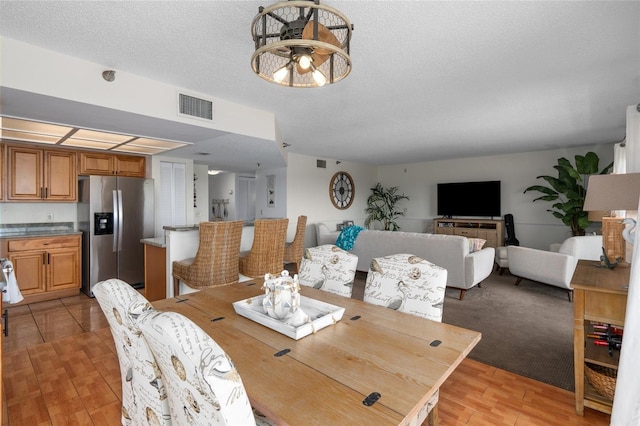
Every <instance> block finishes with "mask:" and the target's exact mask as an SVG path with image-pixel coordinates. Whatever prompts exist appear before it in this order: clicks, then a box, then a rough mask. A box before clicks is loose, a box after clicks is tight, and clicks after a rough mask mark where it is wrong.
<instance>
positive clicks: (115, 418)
mask: <svg viewBox="0 0 640 426" xmlns="http://www.w3.org/2000/svg"><path fill="white" fill-rule="evenodd" d="M108 327H109V325H108V323H107V321H106V319H105V318H104V315H103V314H102V311H101V309H100V306H99V305H98V303H97V302H96V301H95V299H90V298H89V297H87V296H85V295H84V294H80V295H78V296H73V297H68V298H64V299H58V300H52V301H47V302H40V303H34V304H31V305H25V306H17V307H11V308H9V335H8V336H7V337H3V365H2V371H3V377H2V378H3V386H4V392H3V401H2V411H3V415H2V425H11V426H14V425H118V424H120V406H121V403H120V398H121V391H120V367H119V365H118V358H117V355H116V353H115V347H114V345H113V339H112V337H111V332H110V331H109V328H108Z"/></svg>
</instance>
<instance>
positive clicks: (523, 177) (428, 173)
mask: <svg viewBox="0 0 640 426" xmlns="http://www.w3.org/2000/svg"><path fill="white" fill-rule="evenodd" d="M588 151H594V152H595V153H596V154H598V156H599V157H600V169H602V168H603V167H604V166H606V165H607V164H609V163H610V162H611V161H613V145H612V144H607V145H597V146H586V147H580V148H573V149H560V150H549V151H536V152H527V153H521V154H508V155H497V156H490V157H476V158H463V159H455V160H443V161H432V162H423V163H411V164H401V165H394V166H379V167H377V166H370V165H365V164H359V163H351V162H342V163H340V164H336V160H328V159H327V168H326V169H319V168H317V167H316V157H310V156H306V155H299V154H289V166H288V168H287V183H288V185H287V214H286V216H287V217H288V218H289V220H291V221H292V223H295V219H296V218H297V217H298V216H299V215H302V214H304V215H306V216H307V217H308V221H307V223H308V225H307V233H306V236H305V246H307V247H309V246H312V245H314V244H315V242H316V238H315V227H314V224H315V223H317V222H322V223H326V224H328V225H329V226H330V227H331V228H332V229H334V226H335V224H337V223H341V222H342V221H344V220H347V219H350V220H354V221H355V223H356V224H357V225H361V226H362V225H363V223H364V219H365V217H366V215H365V212H364V209H365V208H366V205H367V198H368V196H369V195H370V194H371V188H372V187H373V186H375V184H376V183H377V182H380V183H382V185H383V186H385V187H390V186H398V187H399V191H400V193H404V194H406V195H407V196H409V198H410V199H409V201H403V202H402V204H401V206H402V207H403V208H406V209H407V213H406V216H405V217H404V218H401V219H399V220H398V223H399V224H400V226H401V227H402V230H403V231H411V232H432V231H433V227H432V220H433V218H435V217H437V215H436V185H437V184H438V183H440V182H464V181H480V180H500V181H501V182H502V185H501V191H502V215H503V216H504V215H505V214H507V213H511V214H513V216H514V222H515V231H516V236H517V238H518V240H520V244H521V245H523V246H527V247H535V248H541V249H548V247H549V244H551V243H553V242H561V241H563V240H564V239H565V238H567V237H569V236H570V230H569V228H568V227H567V226H565V225H564V224H562V222H561V221H560V220H559V219H556V218H555V217H554V216H553V215H551V213H549V212H547V211H546V209H547V208H550V207H551V204H550V203H545V202H542V201H536V202H535V203H533V202H532V200H533V199H534V198H536V197H537V196H538V194H537V193H534V192H529V193H526V194H524V193H523V191H524V190H525V189H526V188H527V187H529V186H531V185H536V184H544V181H542V180H541V179H536V176H539V175H552V176H555V175H556V171H555V169H554V168H553V166H554V165H555V164H556V162H557V159H558V158H560V157H566V158H568V159H569V160H570V161H571V162H572V163H574V156H575V155H584V154H586V153H587V152H588ZM337 171H346V172H348V173H349V174H351V176H352V177H353V179H354V182H355V187H356V191H355V200H354V202H353V204H352V206H351V207H350V208H349V209H347V210H338V209H336V208H335V207H334V206H333V204H332V203H331V201H330V198H329V181H330V179H331V177H332V176H333V174H334V173H335V172H337ZM294 226H295V225H294ZM589 230H593V231H595V230H597V227H596V226H594V227H593V228H590V229H589ZM293 232H294V231H293V230H292V226H291V225H290V226H289V235H288V237H289V239H291V238H293Z"/></svg>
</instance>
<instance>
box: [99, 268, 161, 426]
mask: <svg viewBox="0 0 640 426" xmlns="http://www.w3.org/2000/svg"><path fill="white" fill-rule="evenodd" d="M93 294H94V295H95V296H96V299H97V300H98V303H99V304H100V307H101V308H102V312H104V315H105V317H106V318H107V321H108V322H109V327H110V329H111V334H112V335H113V340H114V342H115V346H116V351H117V354H118V361H119V363H120V376H121V381H122V424H123V425H131V426H135V425H146V424H154V425H156V424H157V425H164V426H168V425H171V416H170V413H169V403H168V400H167V393H166V391H165V386H164V383H163V380H162V376H161V375H160V372H159V370H158V368H157V366H156V362H155V360H154V357H153V354H152V352H151V349H150V348H149V347H148V346H147V341H146V340H145V339H144V338H143V337H142V334H141V333H140V330H139V329H138V326H137V325H136V321H135V316H136V315H137V314H140V313H142V312H147V311H153V308H152V307H151V305H150V304H149V302H148V301H147V299H145V298H144V296H142V295H141V294H140V293H138V292H137V291H136V290H135V289H134V288H133V287H131V286H130V285H129V284H127V283H126V282H124V281H121V280H118V279H110V280H106V281H102V282H100V283H98V284H96V286H95V288H94V290H93ZM130 312H131V313H133V316H132V315H129V313H130Z"/></svg>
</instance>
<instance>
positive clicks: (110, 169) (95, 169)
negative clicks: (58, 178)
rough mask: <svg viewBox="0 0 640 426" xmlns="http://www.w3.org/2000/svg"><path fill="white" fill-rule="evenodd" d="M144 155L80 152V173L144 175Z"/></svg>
mask: <svg viewBox="0 0 640 426" xmlns="http://www.w3.org/2000/svg"><path fill="white" fill-rule="evenodd" d="M145 172H146V168H145V157H140V156H136V155H120V154H105V153H101V152H81V153H80V171H79V173H80V174H81V175H107V176H112V175H116V176H129V177H145Z"/></svg>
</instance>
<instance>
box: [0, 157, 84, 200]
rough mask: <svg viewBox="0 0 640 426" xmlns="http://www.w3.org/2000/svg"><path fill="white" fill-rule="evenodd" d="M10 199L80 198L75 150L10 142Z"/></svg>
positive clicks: (8, 168)
mask: <svg viewBox="0 0 640 426" xmlns="http://www.w3.org/2000/svg"><path fill="white" fill-rule="evenodd" d="M6 156H7V200H18V201H77V199H78V197H77V189H76V188H77V186H78V182H77V181H78V175H77V172H76V153H75V152H74V151H68V150H45V149H39V148H35V147H31V146H29V145H7V146H6Z"/></svg>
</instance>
